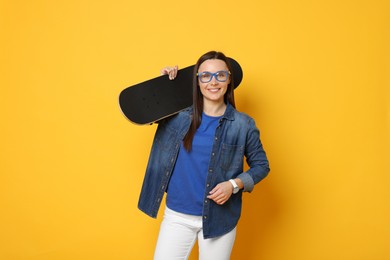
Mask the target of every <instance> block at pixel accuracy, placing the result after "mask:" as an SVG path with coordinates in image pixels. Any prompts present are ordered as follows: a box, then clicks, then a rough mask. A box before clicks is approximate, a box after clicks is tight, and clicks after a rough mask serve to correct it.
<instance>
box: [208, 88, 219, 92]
mask: <svg viewBox="0 0 390 260" xmlns="http://www.w3.org/2000/svg"><path fill="white" fill-rule="evenodd" d="M209 91H210V92H218V91H219V89H218V88H213V89H209Z"/></svg>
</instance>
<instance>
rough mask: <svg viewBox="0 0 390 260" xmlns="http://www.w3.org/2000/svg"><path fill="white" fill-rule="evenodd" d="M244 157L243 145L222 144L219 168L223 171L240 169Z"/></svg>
mask: <svg viewBox="0 0 390 260" xmlns="http://www.w3.org/2000/svg"><path fill="white" fill-rule="evenodd" d="M243 159H244V146H243V145H231V144H225V143H223V144H222V149H221V168H222V169H223V170H225V171H229V170H237V169H242V167H243Z"/></svg>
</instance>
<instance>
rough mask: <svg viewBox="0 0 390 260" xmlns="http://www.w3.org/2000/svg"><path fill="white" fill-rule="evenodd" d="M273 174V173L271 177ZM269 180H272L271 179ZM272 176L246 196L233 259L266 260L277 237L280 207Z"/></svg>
mask: <svg viewBox="0 0 390 260" xmlns="http://www.w3.org/2000/svg"><path fill="white" fill-rule="evenodd" d="M270 174H271V173H270ZM268 178H269V179H268ZM270 179H271V176H268V177H267V178H266V179H264V180H263V181H262V182H260V183H259V184H257V185H256V186H255V189H254V190H253V192H252V193H250V194H244V196H243V209H242V214H241V219H240V221H239V224H238V229H237V237H236V242H235V245H234V248H233V253H232V259H242V256H245V259H248V260H252V259H253V260H255V259H266V258H265V256H264V255H262V254H263V252H264V251H267V250H266V248H267V247H268V245H269V244H270V243H271V241H270V238H272V237H274V234H275V231H274V230H275V229H277V226H278V224H277V223H278V221H279V218H280V211H281V204H280V200H279V199H278V196H277V194H276V193H275V191H274V190H273V189H272V185H270V183H271V182H270V181H271V180H270Z"/></svg>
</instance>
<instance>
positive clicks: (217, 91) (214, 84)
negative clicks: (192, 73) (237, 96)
mask: <svg viewBox="0 0 390 260" xmlns="http://www.w3.org/2000/svg"><path fill="white" fill-rule="evenodd" d="M228 70H229V69H228V67H227V66H226V63H225V62H224V61H223V60H219V59H211V60H205V61H204V62H203V63H202V64H201V65H200V66H199V69H198V73H199V74H200V73H202V72H210V73H216V72H217V71H228ZM229 83H230V76H228V79H227V80H226V81H225V82H220V81H218V80H217V79H216V77H212V79H211V81H210V82H207V83H202V82H201V81H200V80H199V79H198V84H199V88H200V91H201V93H202V95H203V100H204V101H212V102H217V103H220V102H224V96H225V93H226V91H227V88H228V85H229Z"/></svg>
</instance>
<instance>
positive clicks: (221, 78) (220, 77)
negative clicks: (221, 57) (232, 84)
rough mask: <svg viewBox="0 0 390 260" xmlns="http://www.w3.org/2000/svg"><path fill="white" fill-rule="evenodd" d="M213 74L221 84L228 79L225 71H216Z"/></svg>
mask: <svg viewBox="0 0 390 260" xmlns="http://www.w3.org/2000/svg"><path fill="white" fill-rule="evenodd" d="M215 74H216V75H215V77H216V79H217V80H218V81H221V82H225V81H226V80H227V79H228V75H229V74H228V72H227V71H218V72H217V73H215Z"/></svg>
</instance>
